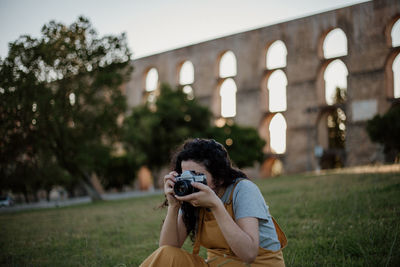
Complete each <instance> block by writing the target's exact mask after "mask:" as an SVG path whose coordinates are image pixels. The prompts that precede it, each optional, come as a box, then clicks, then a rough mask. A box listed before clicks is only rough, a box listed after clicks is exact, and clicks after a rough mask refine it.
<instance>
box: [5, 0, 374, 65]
mask: <svg viewBox="0 0 400 267" xmlns="http://www.w3.org/2000/svg"><path fill="white" fill-rule="evenodd" d="M361 2H367V1H365V0H303V1H299V0H279V1H272V0H0V25H1V26H0V57H1V58H4V57H6V56H7V54H8V43H9V42H13V41H15V40H16V39H17V38H18V37H19V36H21V35H25V34H28V35H30V36H32V37H35V38H38V37H40V30H41V28H42V26H43V25H44V24H46V23H48V22H49V21H51V20H55V21H57V22H62V23H64V24H67V25H70V24H71V23H72V22H74V21H75V20H76V19H77V18H78V17H79V16H80V15H83V16H85V17H87V18H89V20H90V21H91V23H92V25H93V26H94V28H95V29H96V30H97V32H98V33H99V35H100V36H102V35H106V34H120V33H122V32H125V33H126V34H127V39H128V44H129V47H130V49H131V52H132V53H133V59H135V58H140V57H144V56H148V55H152V54H156V53H160V52H164V51H168V50H171V49H175V48H179V47H183V46H187V45H191V44H195V43H199V42H203V41H207V40H211V39H215V38H218V37H222V36H226V35H230V34H235V33H239V32H243V31H247V30H252V29H256V28H260V27H264V26H268V25H272V24H276V23H280V22H284V21H288V20H291V19H295V18H299V17H305V16H309V15H312V14H317V13H321V12H324V11H328V10H332V9H336V8H340V7H344V6H350V5H354V4H357V3H361Z"/></svg>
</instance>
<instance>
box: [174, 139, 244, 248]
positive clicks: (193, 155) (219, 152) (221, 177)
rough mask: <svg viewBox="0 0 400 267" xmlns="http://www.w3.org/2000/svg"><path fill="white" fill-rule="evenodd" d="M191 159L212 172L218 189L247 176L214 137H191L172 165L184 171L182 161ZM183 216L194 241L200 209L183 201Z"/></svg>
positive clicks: (179, 149) (180, 148) (182, 146)
mask: <svg viewBox="0 0 400 267" xmlns="http://www.w3.org/2000/svg"><path fill="white" fill-rule="evenodd" d="M187 160H191V161H194V162H196V163H198V164H201V165H203V166H204V167H205V168H206V170H207V171H208V172H209V173H211V175H212V177H213V183H214V185H215V187H216V189H217V190H219V189H223V188H227V187H228V186H229V185H230V184H232V183H233V182H234V181H235V179H236V178H247V176H246V174H244V173H243V172H241V171H240V170H238V169H236V168H234V167H233V166H232V162H231V160H230V158H229V155H228V151H226V149H225V147H224V146H223V145H221V144H220V143H218V142H216V141H215V140H212V139H200V138H196V139H189V140H187V141H185V142H184V143H183V145H181V146H180V147H179V148H178V149H177V151H176V152H175V155H174V156H173V158H172V161H171V167H172V168H173V169H174V170H175V171H176V172H177V173H182V165H181V163H182V161H187ZM181 209H182V216H183V217H182V218H183V222H184V223H185V226H186V229H187V234H188V235H189V236H190V238H191V240H192V241H194V239H195V235H196V229H197V225H196V224H197V221H198V210H199V208H195V207H193V206H192V205H191V204H190V203H188V202H183V203H182V206H181Z"/></svg>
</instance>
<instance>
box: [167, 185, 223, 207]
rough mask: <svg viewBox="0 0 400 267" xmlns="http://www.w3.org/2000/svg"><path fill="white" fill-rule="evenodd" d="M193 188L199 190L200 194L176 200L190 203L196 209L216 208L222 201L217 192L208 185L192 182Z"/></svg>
mask: <svg viewBox="0 0 400 267" xmlns="http://www.w3.org/2000/svg"><path fill="white" fill-rule="evenodd" d="M192 186H193V187H195V188H197V189H198V190H199V192H195V193H192V194H189V195H187V196H182V197H180V196H177V195H175V198H176V199H178V200H180V201H186V202H189V203H190V204H191V205H192V206H194V207H205V208H214V207H216V206H217V205H218V202H220V201H221V200H220V199H219V197H218V196H217V195H216V194H215V192H214V191H213V190H212V189H211V188H210V187H209V186H207V185H204V184H202V183H195V182H192Z"/></svg>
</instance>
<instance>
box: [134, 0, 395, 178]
mask: <svg viewBox="0 0 400 267" xmlns="http://www.w3.org/2000/svg"><path fill="white" fill-rule="evenodd" d="M396 25H397V26H396ZM395 26H396V27H400V1H397V0H376V1H371V2H366V3H361V4H357V5H353V6H350V7H345V8H341V9H337V10H332V11H328V12H324V13H320V14H316V15H312V16H308V17H304V18H299V19H295V20H291V21H287V22H283V23H279V24H275V25H271V26H267V27H263V28H259V29H255V30H251V31H247V32H242V33H238V34H234V35H230V36H226V37H222V38H218V39H215V40H210V41H205V42H202V43H198V44H194V45H190V46H186V47H182V48H178V49H174V50H171V51H166V52H163V53H159V54H155V55H151V56H147V57H143V58H139V59H136V60H134V61H133V65H134V68H135V70H134V72H133V73H132V77H131V80H130V81H129V82H128V83H127V84H126V94H127V97H128V104H129V105H130V106H135V105H139V104H141V103H143V101H145V98H146V96H147V95H148V94H149V92H147V91H146V77H147V75H148V74H149V71H150V70H151V69H156V70H157V72H158V81H159V82H160V81H161V82H166V83H169V84H170V85H172V86H176V85H179V84H180V83H179V74H180V70H181V67H182V64H183V63H184V62H186V61H190V62H191V63H192V65H193V69H194V80H193V82H191V84H190V86H191V87H192V88H193V94H194V97H195V98H196V99H197V100H198V101H200V102H201V103H202V104H204V105H207V106H209V107H210V108H211V110H212V111H213V114H214V116H215V119H216V120H218V119H219V118H221V96H220V89H221V86H222V84H223V83H224V81H225V80H226V79H232V80H233V81H234V83H235V85H236V88H237V91H236V114H235V116H234V117H233V118H231V119H233V120H234V121H235V122H236V123H238V124H240V125H247V126H252V127H255V128H256V129H258V130H259V133H260V136H262V137H263V138H265V139H266V141H267V143H268V144H267V147H266V148H265V152H266V156H267V160H266V162H265V163H264V164H263V165H261V166H260V168H258V167H257V168H256V169H257V170H260V171H261V176H263V175H264V176H268V175H270V174H271V168H272V166H273V163H274V162H275V160H276V159H279V161H280V162H282V163H283V167H284V170H285V172H289V173H290V172H300V171H307V170H315V169H317V168H319V161H318V157H317V156H318V153H319V152H318V151H320V150H321V148H322V149H324V150H328V144H327V138H328V137H327V130H326V128H327V122H326V119H327V114H328V113H329V110H332V107H333V108H336V107H337V106H335V105H331V104H328V103H327V100H326V99H325V90H326V89H325V86H327V83H326V81H325V80H324V74H325V72H326V71H327V68H328V67H329V65H330V63H332V62H333V61H337V62H339V61H340V62H341V63H343V64H344V66H345V68H346V70H347V73H346V75H347V79H346V77H345V79H346V81H347V99H346V101H345V103H344V104H343V105H341V106H340V107H341V109H342V110H343V111H344V112H345V114H346V125H345V127H346V138H345V148H344V150H343V152H344V155H345V157H344V158H343V159H344V165H346V166H354V165H362V164H368V163H371V162H376V161H378V162H379V161H382V159H383V158H382V149H381V147H380V146H379V145H376V144H373V143H371V142H370V140H369V137H368V135H367V133H366V131H365V125H366V120H367V119H369V118H371V117H372V116H373V115H374V114H376V113H384V112H385V111H387V110H388V109H389V107H390V106H391V105H392V103H393V102H396V101H398V100H399V95H398V93H397V92H395V89H394V88H395V86H398V85H395V83H396V82H397V83H398V82H399V78H395V75H394V71H393V70H392V66H393V65H394V61H395V60H397V61H400V55H399V53H400V47H399V46H398V44H394V40H392V38H393V37H392V35H393V28H394V27H395ZM335 29H340V30H341V32H342V33H344V35H345V46H347V51H346V52H345V53H342V54H338V55H337V56H333V57H327V56H324V49H325V48H324V42H325V39H326V38H327V35H328V34H329V33H330V32H332V30H335ZM397 31H398V30H397ZM397 34H398V33H397ZM346 39H347V40H346ZM277 40H280V41H282V42H283V44H284V47H285V48H286V51H287V55H286V64H284V65H282V66H278V67H277V68H273V67H272V68H268V67H267V64H268V62H266V61H267V59H266V58H267V53H268V50H269V48H270V46H271V44H273V43H274V42H275V41H277ZM227 51H230V52H232V53H233V55H234V59H236V67H237V71H236V73H234V74H233V75H232V77H223V76H222V77H221V75H220V74H221V73H220V70H219V66H220V63H221V62H220V61H221V57H222V56H223V55H224V53H225V52H227ZM343 64H342V65H343ZM277 70H280V71H283V73H284V76H286V79H287V85H286V81H285V85H286V86H285V88H284V89H286V96H285V94H283V96H284V97H286V108H283V109H282V110H279V109H278V110H277V111H273V110H272V109H271V107H270V105H271V103H273V102H269V99H268V98H269V97H271V95H270V94H269V93H268V92H269V89H270V88H268V79H270V77H271V75H273V73H274V72H276V71H277ZM396 75H397V76H400V74H399V72H397V73H396ZM396 79H397V80H396ZM278 95H279V94H278ZM281 95H282V94H281ZM276 114H281V115H283V118H284V121H285V122H286V125H287V128H286V131H285V133H286V140H285V141H286V144H285V146H286V148H285V150H284V152H283V153H276V151H274V150H273V149H271V147H270V144H271V140H270V139H271V138H272V136H271V135H270V134H269V132H268V129H269V128H268V127H269V124H270V123H271V119H272V118H273V117H274V116H275V115H276ZM285 133H283V134H285ZM316 148H317V149H316Z"/></svg>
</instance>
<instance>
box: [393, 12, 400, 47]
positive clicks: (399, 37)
mask: <svg viewBox="0 0 400 267" xmlns="http://www.w3.org/2000/svg"><path fill="white" fill-rule="evenodd" d="M391 37H392V47H396V46H400V19H398V20H397V21H396V22H395V23H394V24H393V28H392V31H391Z"/></svg>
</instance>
